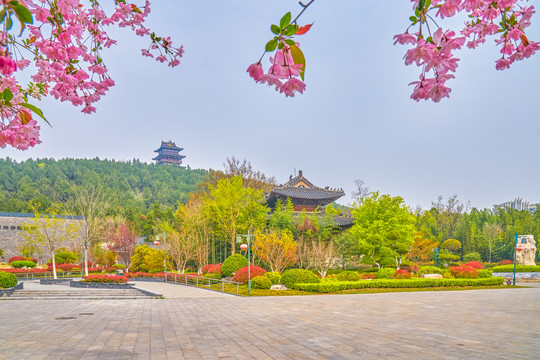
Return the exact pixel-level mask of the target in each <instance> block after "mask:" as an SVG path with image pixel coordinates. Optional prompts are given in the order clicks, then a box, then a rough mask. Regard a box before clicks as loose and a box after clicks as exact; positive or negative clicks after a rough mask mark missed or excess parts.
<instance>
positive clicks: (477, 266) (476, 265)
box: [465, 261, 484, 270]
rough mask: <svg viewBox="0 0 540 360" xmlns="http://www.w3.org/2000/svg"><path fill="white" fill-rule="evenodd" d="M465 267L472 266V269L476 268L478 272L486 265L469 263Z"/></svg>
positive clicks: (477, 262) (474, 262) (475, 262)
mask: <svg viewBox="0 0 540 360" xmlns="http://www.w3.org/2000/svg"><path fill="white" fill-rule="evenodd" d="M465 266H470V267H472V268H475V269H477V270H479V269H483V268H484V265H482V263H481V262H479V261H469V262H468V263H466V264H465Z"/></svg>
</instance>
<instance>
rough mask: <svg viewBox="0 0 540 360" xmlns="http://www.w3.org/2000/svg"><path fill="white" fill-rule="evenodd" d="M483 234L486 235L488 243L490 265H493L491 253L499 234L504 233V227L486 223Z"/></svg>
mask: <svg viewBox="0 0 540 360" xmlns="http://www.w3.org/2000/svg"><path fill="white" fill-rule="evenodd" d="M482 232H483V233H484V235H485V236H486V238H487V241H488V246H489V263H490V264H491V252H492V249H493V243H494V242H495V240H497V238H498V237H499V234H500V233H501V232H502V227H501V225H500V224H490V223H485V224H484V227H483V228H482Z"/></svg>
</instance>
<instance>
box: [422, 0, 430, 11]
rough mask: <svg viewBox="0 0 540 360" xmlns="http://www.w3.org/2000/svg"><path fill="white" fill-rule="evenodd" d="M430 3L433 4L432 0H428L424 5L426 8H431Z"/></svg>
mask: <svg viewBox="0 0 540 360" xmlns="http://www.w3.org/2000/svg"><path fill="white" fill-rule="evenodd" d="M430 5H431V0H426V4H425V5H424V8H426V9H429V6H430Z"/></svg>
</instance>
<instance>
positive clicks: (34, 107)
mask: <svg viewBox="0 0 540 360" xmlns="http://www.w3.org/2000/svg"><path fill="white" fill-rule="evenodd" d="M6 90H8V89H6ZM19 105H21V106H23V107H25V108H27V109H28V110H30V111H33V112H34V113H36V114H37V115H38V116H39V117H40V118H42V119H43V120H45V122H46V123H47V124H48V125H49V126H51V124H50V123H49V121H48V120H47V119H45V116H44V115H43V111H41V109H40V108H38V107H36V106H34V105H32V104H28V103H20V104H19ZM51 127H52V126H51Z"/></svg>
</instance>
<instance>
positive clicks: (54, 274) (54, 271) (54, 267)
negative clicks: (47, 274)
mask: <svg viewBox="0 0 540 360" xmlns="http://www.w3.org/2000/svg"><path fill="white" fill-rule="evenodd" d="M51 255H52V268H53V276H54V279H55V280H56V279H58V277H57V276H56V262H55V261H54V251H51Z"/></svg>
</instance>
